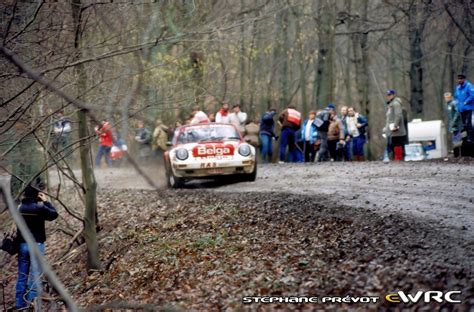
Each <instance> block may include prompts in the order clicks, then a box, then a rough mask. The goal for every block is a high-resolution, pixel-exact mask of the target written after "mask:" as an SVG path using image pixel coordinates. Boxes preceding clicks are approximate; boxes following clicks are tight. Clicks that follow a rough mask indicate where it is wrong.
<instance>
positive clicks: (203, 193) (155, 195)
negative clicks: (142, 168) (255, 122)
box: [2, 161, 474, 311]
mask: <svg viewBox="0 0 474 312" xmlns="http://www.w3.org/2000/svg"><path fill="white" fill-rule="evenodd" d="M147 173H148V174H150V175H151V176H152V177H153V178H154V179H155V180H156V182H159V185H160V186H161V187H163V189H161V190H158V191H156V190H152V189H151V187H150V186H149V185H147V184H146V182H145V181H144V180H143V179H142V178H140V177H138V176H137V174H136V173H135V172H134V171H133V169H129V168H121V169H114V170H109V169H100V170H97V171H96V174H97V180H98V185H99V192H98V202H99V208H98V209H99V218H100V224H101V227H102V229H101V231H100V232H99V237H98V238H99V245H100V249H101V259H102V263H103V266H104V270H103V271H102V272H97V273H94V274H92V275H89V276H88V275H87V274H86V273H85V270H84V267H85V261H86V255H85V246H83V245H82V246H79V247H75V248H74V249H72V250H71V251H70V252H69V253H68V254H67V255H66V256H63V257H62V254H63V253H64V250H65V246H67V244H68V243H69V241H68V238H67V237H66V236H65V235H62V234H60V233H58V232H55V233H53V234H52V235H51V236H50V239H49V240H48V244H47V245H48V247H47V249H48V252H47V255H48V258H49V259H51V260H52V263H53V264H54V265H53V266H54V269H55V270H56V271H57V272H58V274H59V276H60V277H61V280H62V281H63V282H64V283H65V285H66V286H67V287H68V289H69V290H70V291H71V293H72V294H73V296H74V298H75V299H76V300H77V302H78V303H80V304H81V305H82V306H87V307H92V306H95V305H100V304H104V303H110V302H116V303H118V302H129V303H135V304H150V305H152V306H154V307H156V309H157V310H158V309H159V307H164V306H166V307H168V308H171V307H173V309H177V310H183V311H184V310H199V311H214V310H239V311H254V310H305V311H310V310H329V311H341V310H351V311H367V310H371V311H376V310H392V309H393V308H399V309H407V310H417V311H434V310H440V309H441V308H447V309H449V310H452V309H454V310H457V311H469V310H470V309H472V308H473V307H474V287H473V281H474V203H473V202H474V192H473V186H472V185H473V182H474V167H473V166H472V162H470V161H466V162H462V161H461V162H459V163H451V162H448V163H443V162H425V163H399V164H396V163H390V164H388V165H385V164H382V163H377V162H372V163H368V162H367V163H346V164H342V163H326V164H323V165H321V164H311V165H304V164H284V165H262V166H260V167H259V174H258V179H257V181H256V182H241V183H233V182H232V181H230V182H229V181H227V182H226V181H218V182H214V181H201V182H191V183H189V184H188V185H187V187H186V188H185V189H183V190H166V189H164V184H163V177H162V174H161V171H159V170H158V169H155V168H151V169H150V170H147ZM2 264H4V267H3V268H2V279H3V281H4V282H5V281H6V282H5V284H6V290H7V293H6V297H7V300H6V301H7V303H8V304H12V301H11V300H12V299H13V293H14V281H15V268H16V264H15V261H14V259H13V258H10V257H7V256H5V258H4V259H3V262H2ZM418 290H424V291H427V290H442V291H451V290H457V291H461V292H462V294H461V295H458V296H457V297H456V298H460V299H461V300H462V303H461V304H456V305H453V306H449V304H444V305H440V304H436V303H432V304H426V303H417V304H412V305H406V304H398V305H397V306H395V304H391V303H388V302H387V301H386V300H385V295H387V294H388V293H391V292H394V291H404V292H405V293H412V294H415V293H416V292H417V291H418ZM259 295H260V296H291V295H300V296H316V297H318V298H321V297H323V296H329V295H332V296H341V297H344V296H346V295H349V296H379V297H380V300H379V301H378V302H377V303H370V304H363V303H332V304H328V303H324V304H323V303H314V304H306V305H301V304H298V305H297V304H271V305H268V304H255V303H254V304H250V305H248V304H243V302H242V298H243V297H244V296H259Z"/></svg>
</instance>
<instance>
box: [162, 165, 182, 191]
mask: <svg viewBox="0 0 474 312" xmlns="http://www.w3.org/2000/svg"><path fill="white" fill-rule="evenodd" d="M166 182H167V184H168V187H170V188H174V189H176V188H181V187H183V186H184V179H183V178H178V177H176V176H175V175H174V174H173V171H172V170H171V168H166Z"/></svg>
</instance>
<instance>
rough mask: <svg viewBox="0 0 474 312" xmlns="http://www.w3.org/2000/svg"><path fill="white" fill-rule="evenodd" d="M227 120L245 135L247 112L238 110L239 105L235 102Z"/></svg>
mask: <svg viewBox="0 0 474 312" xmlns="http://www.w3.org/2000/svg"><path fill="white" fill-rule="evenodd" d="M229 122H230V123H231V124H233V125H234V126H235V127H236V128H237V129H239V131H240V133H242V135H245V124H246V122H247V113H244V112H242V111H241V110H240V105H239V104H235V105H234V106H233V107H232V113H230V114H229Z"/></svg>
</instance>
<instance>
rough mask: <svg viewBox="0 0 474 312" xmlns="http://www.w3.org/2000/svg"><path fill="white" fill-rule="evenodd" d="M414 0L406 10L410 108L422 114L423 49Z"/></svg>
mask: <svg viewBox="0 0 474 312" xmlns="http://www.w3.org/2000/svg"><path fill="white" fill-rule="evenodd" d="M417 14H418V4H417V3H416V1H415V2H414V3H413V4H412V5H411V7H410V8H409V10H408V39H409V42H410V91H411V94H410V108H411V112H412V114H414V116H417V117H418V116H421V115H422V114H423V67H422V59H423V51H422V49H421V39H422V28H421V27H420V26H419V25H418V22H417V20H418V19H417Z"/></svg>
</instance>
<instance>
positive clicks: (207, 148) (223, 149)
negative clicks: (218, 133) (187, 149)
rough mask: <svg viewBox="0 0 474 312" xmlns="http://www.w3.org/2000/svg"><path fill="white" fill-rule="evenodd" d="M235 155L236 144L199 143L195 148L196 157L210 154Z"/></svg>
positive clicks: (194, 154)
mask: <svg viewBox="0 0 474 312" xmlns="http://www.w3.org/2000/svg"><path fill="white" fill-rule="evenodd" d="M228 155H234V146H233V145H231V144H228V145H222V144H219V145H197V146H196V147H194V148H193V156H194V157H210V156H228Z"/></svg>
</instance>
